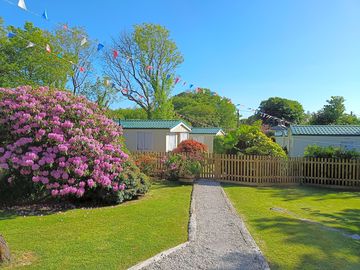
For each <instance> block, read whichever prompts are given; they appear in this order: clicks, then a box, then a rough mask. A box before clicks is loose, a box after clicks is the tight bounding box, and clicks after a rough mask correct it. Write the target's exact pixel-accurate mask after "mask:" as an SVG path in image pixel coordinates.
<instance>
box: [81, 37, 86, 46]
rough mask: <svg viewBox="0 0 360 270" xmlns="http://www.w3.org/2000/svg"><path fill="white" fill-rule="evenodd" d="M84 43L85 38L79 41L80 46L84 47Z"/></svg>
mask: <svg viewBox="0 0 360 270" xmlns="http://www.w3.org/2000/svg"><path fill="white" fill-rule="evenodd" d="M86 42H87V39H86V37H83V38H82V40H81V41H80V46H83V45H85V43H86Z"/></svg>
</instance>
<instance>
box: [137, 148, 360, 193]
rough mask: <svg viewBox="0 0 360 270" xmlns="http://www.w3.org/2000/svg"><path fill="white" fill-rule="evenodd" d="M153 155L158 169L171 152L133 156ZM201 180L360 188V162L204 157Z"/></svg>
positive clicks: (212, 155) (258, 157)
mask: <svg viewBox="0 0 360 270" xmlns="http://www.w3.org/2000/svg"><path fill="white" fill-rule="evenodd" d="M133 154H134V157H135V159H136V158H137V157H139V156H141V155H152V156H155V157H156V158H157V159H156V169H157V170H158V171H161V170H162V169H164V168H163V163H162V162H161V159H163V158H164V157H166V156H169V155H171V154H170V153H160V152H151V153H140V152H136V153H133ZM200 176H201V177H202V178H207V179H214V180H219V181H224V182H231V183H241V184H248V185H269V184H306V185H318V186H328V187H347V188H357V189H360V160H342V159H341V160H339V159H327V158H302V157H296V158H287V159H284V158H275V157H269V156H238V155H222V154H205V161H204V165H203V167H202V172H201V175H200Z"/></svg>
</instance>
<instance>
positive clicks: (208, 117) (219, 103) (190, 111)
mask: <svg viewBox="0 0 360 270" xmlns="http://www.w3.org/2000/svg"><path fill="white" fill-rule="evenodd" d="M172 102H173V104H174V108H175V111H176V112H177V113H178V114H180V115H183V116H184V117H185V118H186V120H188V121H189V122H190V123H191V124H192V125H193V126H204V127H206V126H212V127H222V128H224V129H232V128H235V127H236V124H237V114H236V107H235V106H234V104H232V103H231V102H229V99H227V98H225V97H220V96H218V95H216V94H215V93H214V92H212V91H210V90H209V89H206V88H198V89H197V91H194V92H183V93H180V94H178V95H176V96H174V97H173V98H172Z"/></svg>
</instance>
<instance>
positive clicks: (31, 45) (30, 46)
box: [26, 41, 35, 48]
mask: <svg viewBox="0 0 360 270" xmlns="http://www.w3.org/2000/svg"><path fill="white" fill-rule="evenodd" d="M34 46H35V44H34V43H32V42H31V41H29V44H28V45H27V46H26V48H32V47H34Z"/></svg>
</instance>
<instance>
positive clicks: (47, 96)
mask: <svg viewBox="0 0 360 270" xmlns="http://www.w3.org/2000/svg"><path fill="white" fill-rule="evenodd" d="M121 135H122V130H121V128H120V127H119V126H118V125H117V124H116V123H114V122H113V121H112V120H110V119H108V118H106V116H104V114H103V111H102V110H101V109H99V108H98V107H97V105H95V104H94V103H91V102H89V101H88V100H86V99H85V98H83V97H76V96H73V95H72V94H71V93H70V92H66V91H60V90H49V89H48V88H44V87H40V88H37V89H32V88H31V87H28V86H24V87H19V88H17V89H6V88H0V170H2V171H3V174H5V176H6V177H2V180H0V181H1V183H0V197H1V198H3V199H4V198H7V197H9V196H13V197H14V196H15V197H16V198H12V199H15V200H24V199H30V198H32V199H38V198H40V197H43V196H45V197H46V196H52V197H55V198H78V199H80V198H82V199H95V200H101V201H104V202H107V203H119V202H122V201H123V200H129V199H132V198H133V197H136V196H138V195H140V194H143V193H145V192H146V191H147V190H148V187H149V185H148V181H147V179H146V176H145V175H143V174H141V173H140V171H139V169H138V168H137V167H136V166H135V165H134V163H133V162H132V161H131V159H130V158H129V157H128V155H127V154H126V153H125V152H124V151H123V147H122V143H121ZM10 194H11V195H10ZM1 198H0V200H1Z"/></svg>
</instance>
